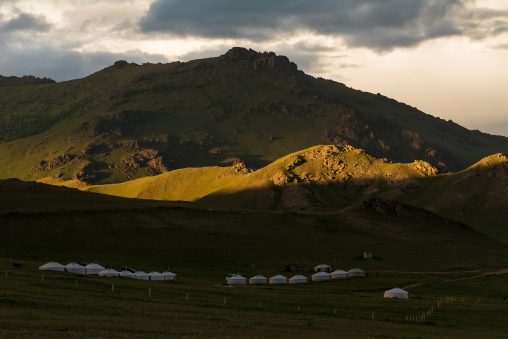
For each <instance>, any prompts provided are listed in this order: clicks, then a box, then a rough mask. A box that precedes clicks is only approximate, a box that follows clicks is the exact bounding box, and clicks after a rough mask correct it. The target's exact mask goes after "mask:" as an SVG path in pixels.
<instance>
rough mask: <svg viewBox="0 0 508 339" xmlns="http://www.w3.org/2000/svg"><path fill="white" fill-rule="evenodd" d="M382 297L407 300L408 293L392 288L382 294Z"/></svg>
mask: <svg viewBox="0 0 508 339" xmlns="http://www.w3.org/2000/svg"><path fill="white" fill-rule="evenodd" d="M384 297H385V298H390V299H394V298H396V299H408V298H409V293H407V292H406V291H404V290H403V289H400V288H398V287H395V288H392V289H391V290H388V291H386V292H385V294H384Z"/></svg>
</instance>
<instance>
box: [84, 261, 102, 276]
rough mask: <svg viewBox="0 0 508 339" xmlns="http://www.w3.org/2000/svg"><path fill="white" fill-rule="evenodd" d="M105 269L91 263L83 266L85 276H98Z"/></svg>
mask: <svg viewBox="0 0 508 339" xmlns="http://www.w3.org/2000/svg"><path fill="white" fill-rule="evenodd" d="M105 269H106V268H105V267H103V266H101V265H99V264H96V263H91V264H88V265H86V266H85V274H99V272H102V271H104V270H105Z"/></svg>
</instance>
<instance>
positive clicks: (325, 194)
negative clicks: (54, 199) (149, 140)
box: [46, 145, 437, 209]
mask: <svg viewBox="0 0 508 339" xmlns="http://www.w3.org/2000/svg"><path fill="white" fill-rule="evenodd" d="M436 174H437V169H436V168H434V167H433V166H431V165H430V164H428V163H426V162H423V161H415V162H413V163H410V164H399V163H391V162H389V161H388V160H387V159H376V158H374V157H372V156H370V155H368V154H367V153H365V152H364V151H363V150H361V149H357V148H354V147H351V146H334V145H327V146H325V145H321V146H314V147H311V148H309V149H306V150H303V151H299V152H295V153H292V154H289V155H287V156H285V157H282V158H281V159H278V160H276V161H274V162H273V163H271V164H269V165H268V166H266V167H263V168H261V169H259V170H257V171H251V170H249V169H248V168H246V166H245V165H244V164H243V163H237V164H235V165H233V166H231V167H203V168H186V169H179V170H175V171H170V172H167V173H164V174H160V175H158V176H153V177H146V178H140V179H136V180H132V181H127V182H123V183H118V184H106V185H93V186H83V187H81V189H83V190H87V191H90V192H96V193H103V194H110V195H116V196H121V197H129V198H143V199H154V200H184V201H196V200H199V202H200V203H203V204H206V205H213V206H223V207H225V208H235V207H239V208H261V209H271V208H282V209H286V208H291V209H294V208H310V207H335V208H338V207H344V206H349V205H351V204H352V203H353V202H354V201H359V200H360V199H363V198H366V197H368V196H370V195H372V194H373V193H374V192H377V191H379V190H382V191H386V190H390V191H391V192H394V191H396V190H401V189H403V188H404V187H409V186H414V184H415V179H418V178H421V177H426V176H434V175H436ZM46 182H48V183H51V181H49V180H47V179H46ZM71 183H73V182H71ZM61 184H64V185H66V184H67V183H66V182H62V183H61ZM339 187H340V188H339Z"/></svg>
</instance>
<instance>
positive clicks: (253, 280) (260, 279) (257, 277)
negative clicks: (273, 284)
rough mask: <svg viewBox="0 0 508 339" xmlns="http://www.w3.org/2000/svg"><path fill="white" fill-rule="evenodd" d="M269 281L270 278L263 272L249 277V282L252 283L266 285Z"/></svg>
mask: <svg viewBox="0 0 508 339" xmlns="http://www.w3.org/2000/svg"><path fill="white" fill-rule="evenodd" d="M267 282H268V279H266V277H264V276H262V275H261V274H258V275H255V276H253V277H252V278H250V279H249V284H251V285H265V284H266V283H267Z"/></svg>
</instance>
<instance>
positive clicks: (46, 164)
mask: <svg viewBox="0 0 508 339" xmlns="http://www.w3.org/2000/svg"><path fill="white" fill-rule="evenodd" d="M75 158H76V155H75V154H70V153H65V154H63V155H59V156H57V157H55V158H53V159H51V160H41V161H39V162H38V163H37V164H36V165H35V166H34V167H32V169H31V171H30V173H32V174H33V175H35V174H39V173H43V172H47V171H51V170H53V169H55V168H59V167H62V166H64V165H65V164H67V163H68V162H70V161H72V160H74V159H75Z"/></svg>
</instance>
